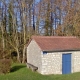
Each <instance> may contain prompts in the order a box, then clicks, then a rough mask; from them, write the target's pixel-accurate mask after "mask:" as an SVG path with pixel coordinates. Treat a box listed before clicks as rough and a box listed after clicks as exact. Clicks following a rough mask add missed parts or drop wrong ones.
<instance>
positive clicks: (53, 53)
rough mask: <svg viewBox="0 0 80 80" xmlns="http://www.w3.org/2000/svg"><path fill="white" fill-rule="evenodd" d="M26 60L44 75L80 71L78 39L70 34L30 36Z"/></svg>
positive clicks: (79, 44) (79, 41) (79, 42)
mask: <svg viewBox="0 0 80 80" xmlns="http://www.w3.org/2000/svg"><path fill="white" fill-rule="evenodd" d="M27 62H28V63H30V64H32V65H34V66H36V67H38V70H37V71H38V72H39V73H41V74H44V75H47V74H70V73H74V72H80V40H79V39H78V38H76V37H71V36H70V37H69V36H67V37H65V36H63V37H61V36H32V39H31V41H30V42H29V44H28V46H27Z"/></svg>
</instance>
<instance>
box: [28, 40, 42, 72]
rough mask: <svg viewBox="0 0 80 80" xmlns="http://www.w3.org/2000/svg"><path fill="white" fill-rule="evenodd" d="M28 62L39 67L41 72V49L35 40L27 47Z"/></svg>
mask: <svg viewBox="0 0 80 80" xmlns="http://www.w3.org/2000/svg"><path fill="white" fill-rule="evenodd" d="M27 62H28V63H30V64H32V65H34V66H36V67H38V72H39V73H41V49H40V48H39V46H38V45H37V43H36V42H35V41H34V40H32V41H31V42H30V44H29V45H28V47H27Z"/></svg>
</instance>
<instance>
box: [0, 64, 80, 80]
mask: <svg viewBox="0 0 80 80" xmlns="http://www.w3.org/2000/svg"><path fill="white" fill-rule="evenodd" d="M0 80H80V73H74V74H68V75H41V74H39V73H37V72H32V71H31V70H30V69H27V67H26V65H24V64H14V65H13V66H12V72H11V73H8V74H6V75H0Z"/></svg>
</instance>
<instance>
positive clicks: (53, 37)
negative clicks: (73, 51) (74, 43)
mask: <svg viewBox="0 0 80 80" xmlns="http://www.w3.org/2000/svg"><path fill="white" fill-rule="evenodd" d="M33 38H77V37H76V36H32V39H33Z"/></svg>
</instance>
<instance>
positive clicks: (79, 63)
mask: <svg viewBox="0 0 80 80" xmlns="http://www.w3.org/2000/svg"><path fill="white" fill-rule="evenodd" d="M74 72H80V51H75V52H73V55H72V73H74Z"/></svg>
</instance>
